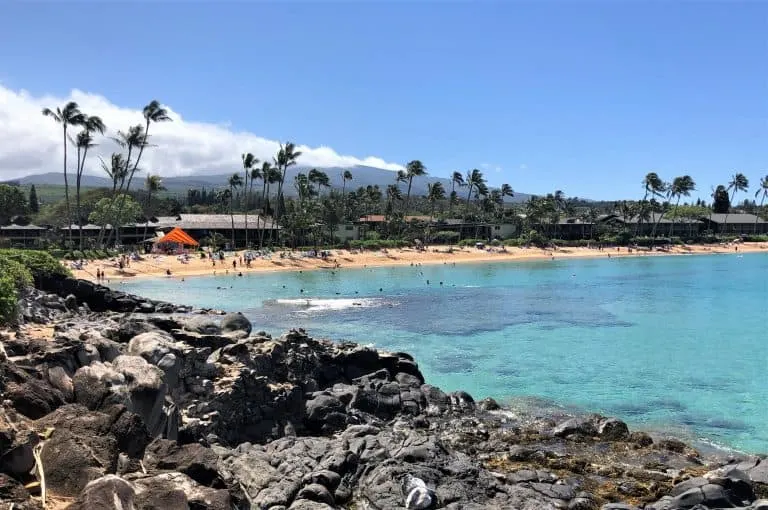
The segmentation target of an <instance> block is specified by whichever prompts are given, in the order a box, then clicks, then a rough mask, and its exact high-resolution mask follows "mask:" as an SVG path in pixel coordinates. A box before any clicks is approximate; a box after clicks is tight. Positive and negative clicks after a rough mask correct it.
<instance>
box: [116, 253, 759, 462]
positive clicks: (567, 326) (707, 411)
mask: <svg viewBox="0 0 768 510" xmlns="http://www.w3.org/2000/svg"><path fill="white" fill-rule="evenodd" d="M441 282H442V285H441ZM115 287H118V288H121V289H122V290H125V291H129V292H133V293H137V294H140V295H144V296H147V297H151V298H156V299H163V300H169V301H174V302H179V303H184V304H190V305H195V306H201V307H213V308H220V309H225V310H230V311H236V310H239V311H242V312H243V313H245V314H246V315H247V316H248V317H249V318H250V319H251V320H252V321H253V323H254V328H255V330H256V331H258V330H265V331H268V332H270V333H273V334H280V333H282V332H284V331H286V330H287V329H289V328H291V327H303V328H305V329H306V330H307V331H308V332H309V333H310V334H311V335H313V336H315V337H324V338H331V339H335V340H340V339H346V340H354V341H357V342H360V343H366V344H367V343H371V344H374V345H376V346H377V347H380V348H384V349H389V350H396V351H405V352H409V353H411V354H413V355H414V356H415V357H416V360H417V361H418V362H419V365H420V367H421V369H422V371H423V372H424V375H425V377H426V378H427V380H428V381H429V382H430V383H432V384H435V385H438V386H440V387H442V388H443V389H444V390H457V389H464V390H466V391H469V392H470V393H471V394H472V395H473V396H475V398H482V397H486V396H492V397H494V398H496V399H497V400H500V401H504V402H508V403H510V404H512V405H523V403H525V404H526V405H541V406H553V405H554V406H562V407H564V408H575V409H582V410H588V411H595V412H601V413H604V414H609V415H613V416H618V417H620V418H622V419H624V420H626V421H627V422H628V423H630V425H632V426H634V427H639V428H642V429H646V430H657V431H665V432H669V433H672V434H675V435H679V436H683V437H685V438H688V439H693V440H698V441H705V442H710V443H712V444H714V445H718V446H722V447H726V448H732V449H736V450H739V451H746V452H753V453H761V452H762V453H766V452H768V254H763V253H756V254H744V255H736V254H728V255H702V256H680V257H636V258H611V259H608V258H606V259H573V260H556V261H540V262H500V263H492V264H487V263H484V264H459V265H455V266H454V265H452V264H448V265H431V266H417V267H389V268H368V269H342V270H340V271H330V270H323V271H305V272H302V273H298V272H284V273H272V274H250V275H245V276H243V277H241V278H239V277H236V276H234V275H232V274H230V275H220V276H215V277H214V276H210V277H190V278H187V279H186V281H184V282H182V281H180V280H179V279H165V278H162V279H154V280H148V279H147V280H135V281H131V282H126V283H123V284H118V285H115ZM302 290H303V292H302Z"/></svg>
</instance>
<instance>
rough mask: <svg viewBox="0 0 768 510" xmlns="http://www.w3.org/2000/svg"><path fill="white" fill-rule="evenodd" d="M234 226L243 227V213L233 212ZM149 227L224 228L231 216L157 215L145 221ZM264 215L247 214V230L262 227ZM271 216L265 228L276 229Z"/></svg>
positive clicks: (227, 227)
mask: <svg viewBox="0 0 768 510" xmlns="http://www.w3.org/2000/svg"><path fill="white" fill-rule="evenodd" d="M234 220H235V228H236V229H244V228H245V215H244V214H235V215H234ZM132 226H136V227H143V226H145V223H136V224H133V225H132ZM146 226H147V227H149V228H173V227H180V228H182V229H184V230H224V229H231V228H232V218H231V217H230V215H229V214H180V215H179V216H159V217H158V218H157V221H156V222H153V221H149V222H147V223H146ZM264 226H265V222H264V217H260V216H259V215H258V214H249V215H248V230H251V229H261V228H264ZM279 228H280V227H278V226H277V225H275V223H274V221H273V219H272V218H266V229H267V230H277V229H279Z"/></svg>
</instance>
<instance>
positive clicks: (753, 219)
mask: <svg viewBox="0 0 768 510" xmlns="http://www.w3.org/2000/svg"><path fill="white" fill-rule="evenodd" d="M699 221H700V222H701V223H702V225H703V229H704V230H705V231H706V230H710V231H712V232H713V233H715V234H768V221H765V220H764V219H762V218H760V217H758V216H756V215H754V214H746V213H730V214H719V213H718V214H711V215H709V216H702V217H701V218H699Z"/></svg>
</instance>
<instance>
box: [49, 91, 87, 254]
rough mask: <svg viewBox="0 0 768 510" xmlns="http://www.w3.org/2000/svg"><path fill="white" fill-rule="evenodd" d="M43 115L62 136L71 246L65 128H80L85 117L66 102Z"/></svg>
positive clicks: (65, 192)
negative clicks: (51, 120) (48, 118)
mask: <svg viewBox="0 0 768 510" xmlns="http://www.w3.org/2000/svg"><path fill="white" fill-rule="evenodd" d="M43 115H44V116H46V117H51V118H52V119H53V120H54V121H55V122H56V123H57V124H61V126H62V128H63V134H64V200H65V204H66V208H67V224H68V226H69V243H70V244H72V211H71V209H70V205H69V179H68V177H67V128H68V127H69V126H82V125H83V124H84V123H85V120H86V117H85V115H84V114H83V113H82V112H81V111H80V107H79V106H78V105H77V103H75V102H74V101H70V102H68V103H67V104H66V105H64V108H56V110H55V111H54V110H51V109H50V108H44V109H43Z"/></svg>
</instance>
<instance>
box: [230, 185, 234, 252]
mask: <svg viewBox="0 0 768 510" xmlns="http://www.w3.org/2000/svg"><path fill="white" fill-rule="evenodd" d="M229 190H230V195H229V217H230V219H231V220H232V250H233V251H234V249H235V211H234V208H233V206H234V202H235V189H234V188H233V187H232V186H230V187H229Z"/></svg>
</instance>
